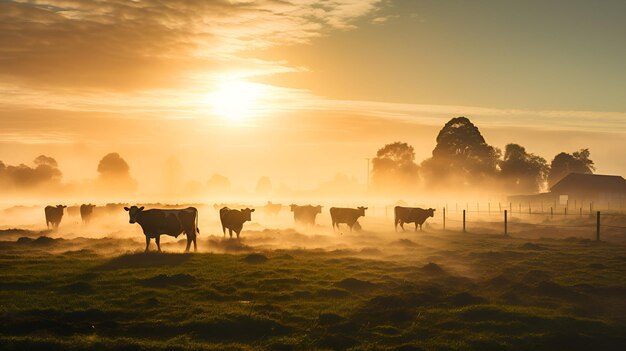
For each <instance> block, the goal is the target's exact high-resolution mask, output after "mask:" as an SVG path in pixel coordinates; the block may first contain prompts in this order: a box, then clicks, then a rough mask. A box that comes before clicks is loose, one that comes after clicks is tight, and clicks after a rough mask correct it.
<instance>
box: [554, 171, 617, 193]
mask: <svg viewBox="0 0 626 351" xmlns="http://www.w3.org/2000/svg"><path fill="white" fill-rule="evenodd" d="M550 191H552V192H556V193H558V192H567V191H575V192H581V191H584V192H597V193H626V179H624V178H623V177H621V176H615V175H604V174H584V173H570V174H568V175H567V176H565V178H563V179H561V180H560V181H559V182H558V183H556V184H554V185H553V186H552V187H551V188H550Z"/></svg>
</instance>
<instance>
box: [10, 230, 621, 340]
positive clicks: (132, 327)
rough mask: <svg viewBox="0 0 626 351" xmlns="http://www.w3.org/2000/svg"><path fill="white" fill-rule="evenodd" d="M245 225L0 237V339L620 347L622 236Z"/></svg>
mask: <svg viewBox="0 0 626 351" xmlns="http://www.w3.org/2000/svg"><path fill="white" fill-rule="evenodd" d="M278 234H280V233H278ZM255 235H258V237H261V236H262V235H263V232H259V233H248V234H247V235H246V236H245V237H244V239H243V240H242V244H238V243H237V242H234V241H228V240H225V241H221V239H215V238H212V239H211V241H208V240H206V239H205V240H201V242H200V243H199V244H200V246H201V247H208V246H210V245H213V246H215V245H220V250H221V251H226V253H206V252H205V253H197V254H179V253H171V252H172V251H174V252H180V251H181V250H180V248H181V245H183V244H184V243H179V242H171V243H169V246H167V245H165V246H164V247H165V248H166V249H167V250H168V251H170V253H163V254H157V253H148V254H144V253H134V252H126V253H124V250H128V247H129V246H128V245H132V246H131V247H133V248H135V249H140V248H141V243H140V242H139V241H137V242H134V241H132V240H122V239H74V240H52V241H47V240H40V241H39V242H36V241H29V240H22V241H21V242H15V241H4V242H0V278H1V279H0V301H1V302H0V349H2V350H25V349H37V350H56V349H70V350H82V349H87V348H88V349H94V350H171V349H174V350H257V349H271V350H303V349H355V350H357V349H358V350H361V349H363V350H530V349H532V350H590V349H594V350H623V349H626V279H625V277H626V245H624V244H620V243H603V242H600V243H595V242H592V241H588V240H572V239H569V240H556V239H537V240H534V241H532V242H529V241H528V240H527V239H515V238H508V239H505V238H501V237H497V236H486V235H482V236H481V235H477V234H465V235H462V234H459V233H450V232H431V233H417V234H414V233H404V234H395V233H383V234H376V235H375V234H372V233H361V234H353V235H347V234H346V235H345V236H344V237H341V238H339V239H337V240H338V241H339V244H337V243H335V244H336V246H335V247H334V248H333V249H327V250H322V249H318V250H313V249H294V248H292V249H280V248H267V247H266V246H263V247H265V249H263V250H260V249H255V247H257V246H258V247H261V245H255V243H259V242H262V243H267V242H268V239H267V238H256V239H255ZM271 235H277V233H275V232H272V233H271ZM284 235H285V236H288V235H290V234H288V233H284ZM291 235H293V236H294V238H301V236H300V235H301V234H298V233H292V234H291ZM246 237H247V239H246ZM255 240H257V241H255ZM320 240H321V239H320ZM320 247H322V246H321V245H320ZM105 248H107V249H105ZM229 252H235V253H229ZM252 252H257V253H259V254H261V255H262V256H258V255H257V256H254V255H253V256H251V253H252ZM263 257H266V258H267V260H263Z"/></svg>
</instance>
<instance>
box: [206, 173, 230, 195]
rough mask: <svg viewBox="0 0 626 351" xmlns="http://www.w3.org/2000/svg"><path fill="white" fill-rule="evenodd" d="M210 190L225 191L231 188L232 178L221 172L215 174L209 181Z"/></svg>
mask: <svg viewBox="0 0 626 351" xmlns="http://www.w3.org/2000/svg"><path fill="white" fill-rule="evenodd" d="M206 185H207V188H208V190H209V191H210V192H218V193H219V192H224V191H228V190H230V180H229V179H228V178H226V177H225V176H223V175H221V174H213V175H212V176H211V178H209V181H208V182H207V184H206Z"/></svg>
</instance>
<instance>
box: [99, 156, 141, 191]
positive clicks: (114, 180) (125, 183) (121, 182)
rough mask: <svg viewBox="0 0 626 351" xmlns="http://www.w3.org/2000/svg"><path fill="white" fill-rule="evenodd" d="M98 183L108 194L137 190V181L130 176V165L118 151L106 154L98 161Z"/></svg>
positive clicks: (100, 188)
mask: <svg viewBox="0 0 626 351" xmlns="http://www.w3.org/2000/svg"><path fill="white" fill-rule="evenodd" d="M97 170H98V173H99V174H98V178H97V180H96V185H97V187H98V189H99V190H100V191H103V192H105V193H107V194H124V193H128V192H134V191H135V190H137V181H136V180H135V179H133V178H132V177H131V176H130V166H129V165H128V163H126V161H125V160H124V159H123V158H122V157H121V156H120V155H119V154H118V153H117V152H112V153H110V154H107V155H105V156H104V157H103V158H102V159H101V160H100V162H99V163H98V169H97Z"/></svg>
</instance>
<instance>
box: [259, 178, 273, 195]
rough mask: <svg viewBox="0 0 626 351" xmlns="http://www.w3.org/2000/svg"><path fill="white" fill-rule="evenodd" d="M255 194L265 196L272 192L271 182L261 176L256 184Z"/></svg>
mask: <svg viewBox="0 0 626 351" xmlns="http://www.w3.org/2000/svg"><path fill="white" fill-rule="evenodd" d="M256 192H257V193H258V194H261V195H267V194H269V193H270V192H272V182H271V181H270V178H269V177H266V176H263V177H261V178H259V181H258V182H257V183H256Z"/></svg>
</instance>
